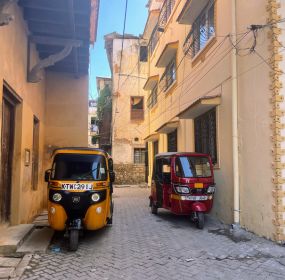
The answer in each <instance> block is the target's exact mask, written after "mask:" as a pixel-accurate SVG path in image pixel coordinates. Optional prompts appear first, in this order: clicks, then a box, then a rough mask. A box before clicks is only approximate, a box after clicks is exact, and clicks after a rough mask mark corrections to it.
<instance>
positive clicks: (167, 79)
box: [161, 56, 176, 91]
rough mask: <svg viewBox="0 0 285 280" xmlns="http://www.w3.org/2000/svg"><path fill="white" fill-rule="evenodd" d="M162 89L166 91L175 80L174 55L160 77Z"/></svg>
mask: <svg viewBox="0 0 285 280" xmlns="http://www.w3.org/2000/svg"><path fill="white" fill-rule="evenodd" d="M161 81H162V84H163V90H164V91H167V89H169V88H170V86H171V85H172V84H173V83H174V82H175V81H176V56H175V57H174V58H173V59H172V60H171V61H170V62H169V64H168V65H167V66H166V69H165V72H164V74H163V76H162V78H161Z"/></svg>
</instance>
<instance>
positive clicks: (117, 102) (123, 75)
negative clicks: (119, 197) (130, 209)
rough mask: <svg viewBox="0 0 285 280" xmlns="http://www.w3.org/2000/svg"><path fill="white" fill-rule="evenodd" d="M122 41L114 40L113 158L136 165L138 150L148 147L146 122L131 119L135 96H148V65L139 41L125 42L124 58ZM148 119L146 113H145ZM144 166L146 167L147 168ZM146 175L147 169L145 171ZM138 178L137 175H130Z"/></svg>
mask: <svg viewBox="0 0 285 280" xmlns="http://www.w3.org/2000/svg"><path fill="white" fill-rule="evenodd" d="M121 47H122V39H114V40H113V101H112V104H113V121H112V122H113V141H112V156H113V159H114V163H115V164H117V165H118V164H121V165H126V166H127V165H130V164H134V149H135V148H145V143H144V140H143V127H142V125H143V120H131V97H132V96H134V97H135V96H143V97H144V111H145V112H146V102H147V100H146V95H145V91H144V90H143V85H144V83H145V81H146V75H147V63H146V62H139V51H140V41H139V39H125V40H124V50H123V55H122V63H121V71H120V73H119V69H120V60H121ZM144 117H145V118H146V113H145V114H144ZM143 165H144V164H142V166H143ZM142 172H143V174H144V170H143V171H142ZM130 176H133V177H134V178H135V176H136V175H135V174H133V175H130Z"/></svg>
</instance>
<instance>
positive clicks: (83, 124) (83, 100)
mask: <svg viewBox="0 0 285 280" xmlns="http://www.w3.org/2000/svg"><path fill="white" fill-rule="evenodd" d="M46 93H47V94H46V101H45V112H46V123H47V126H46V134H45V148H46V150H47V151H49V150H52V149H53V148H56V147H70V146H73V147H87V146H88V77H87V76H86V77H81V78H78V79H76V78H74V76H72V75H68V74H60V73H52V72H47V88H46Z"/></svg>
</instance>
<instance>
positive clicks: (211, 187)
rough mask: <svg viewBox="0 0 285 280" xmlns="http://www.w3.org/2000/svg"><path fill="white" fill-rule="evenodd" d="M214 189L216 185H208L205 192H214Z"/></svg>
mask: <svg viewBox="0 0 285 280" xmlns="http://www.w3.org/2000/svg"><path fill="white" fill-rule="evenodd" d="M215 191H216V187H215V186H210V187H208V190H207V193H210V194H211V193H214V192H215Z"/></svg>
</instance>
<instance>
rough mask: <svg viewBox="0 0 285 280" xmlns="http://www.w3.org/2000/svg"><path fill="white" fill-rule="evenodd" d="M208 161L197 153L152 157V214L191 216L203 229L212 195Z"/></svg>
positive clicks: (204, 155)
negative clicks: (153, 158)
mask: <svg viewBox="0 0 285 280" xmlns="http://www.w3.org/2000/svg"><path fill="white" fill-rule="evenodd" d="M215 189H216V188H215V183H214V172H213V164H212V161H211V158H210V156H209V155H207V154H200V153H186V152H185V153H162V154H158V155H156V156H155V160H154V170H153V179H152V184H151V195H150V197H149V199H150V207H151V212H152V213H153V214H157V209H158V208H165V209H168V210H170V211H171V212H173V213H174V214H177V215H190V216H191V219H192V221H194V222H195V223H196V225H197V227H198V228H199V229H203V227H204V221H205V217H204V214H205V213H208V212H210V210H211V209H212V206H213V198H214V193H215Z"/></svg>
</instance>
